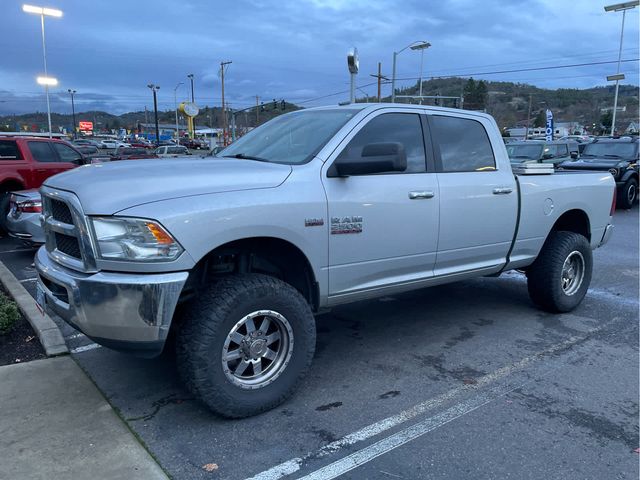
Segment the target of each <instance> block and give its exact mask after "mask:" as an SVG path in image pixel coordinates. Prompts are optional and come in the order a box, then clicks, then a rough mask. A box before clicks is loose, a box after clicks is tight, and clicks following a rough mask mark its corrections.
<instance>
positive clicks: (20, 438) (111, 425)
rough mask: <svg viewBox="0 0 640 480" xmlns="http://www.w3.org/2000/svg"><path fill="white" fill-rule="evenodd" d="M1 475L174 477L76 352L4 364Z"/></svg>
mask: <svg viewBox="0 0 640 480" xmlns="http://www.w3.org/2000/svg"><path fill="white" fill-rule="evenodd" d="M0 412H1V414H0V452H2V454H1V455H0V457H1V458H0V479H11V480H22V479H51V478H55V479H91V478H95V479H109V480H111V479H122V480H125V479H126V480H129V479H132V478H135V479H165V480H166V479H167V476H166V475H165V474H164V472H163V471H162V469H161V468H160V467H159V466H158V464H157V463H156V462H155V460H154V459H153V458H152V457H151V455H149V453H148V452H147V451H146V450H145V449H144V448H143V447H142V445H141V444H140V443H139V442H138V440H137V439H136V438H135V437H134V436H133V434H132V433H131V432H130V431H129V429H128V428H127V427H126V425H125V424H124V423H123V422H122V420H121V419H120V418H119V417H118V416H117V415H116V413H115V412H114V411H113V409H112V408H111V406H110V405H109V404H108V403H107V402H106V400H105V399H104V397H103V396H102V394H101V393H100V392H99V391H98V389H97V388H96V387H95V385H94V384H93V383H92V382H91V381H90V380H89V378H88V377H87V376H86V375H85V373H84V372H83V371H82V370H81V369H80V367H79V366H78V365H77V364H76V362H75V361H74V360H73V359H72V358H71V357H69V356H64V357H56V358H49V359H46V360H36V361H33V362H28V363H24V364H16V365H8V366H5V367H0Z"/></svg>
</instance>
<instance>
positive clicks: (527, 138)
mask: <svg viewBox="0 0 640 480" xmlns="http://www.w3.org/2000/svg"><path fill="white" fill-rule="evenodd" d="M532 96H533V94H532V93H530V94H529V113H527V130H526V131H525V132H524V139H525V140H529V119H530V118H531V97H532Z"/></svg>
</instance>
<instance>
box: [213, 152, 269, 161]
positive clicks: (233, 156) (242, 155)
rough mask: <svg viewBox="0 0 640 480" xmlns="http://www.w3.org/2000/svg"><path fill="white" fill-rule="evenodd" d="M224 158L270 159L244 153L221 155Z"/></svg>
mask: <svg viewBox="0 0 640 480" xmlns="http://www.w3.org/2000/svg"><path fill="white" fill-rule="evenodd" d="M223 157H224V158H239V159H241V160H255V161H257V162H269V161H270V160H268V159H266V158H261V157H254V156H253V155H245V154H244V153H236V154H235V155H223Z"/></svg>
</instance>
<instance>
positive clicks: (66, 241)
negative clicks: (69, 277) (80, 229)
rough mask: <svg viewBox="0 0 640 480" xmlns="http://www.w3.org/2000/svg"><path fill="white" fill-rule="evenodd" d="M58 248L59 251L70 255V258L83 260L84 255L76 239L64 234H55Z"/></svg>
mask: <svg viewBox="0 0 640 480" xmlns="http://www.w3.org/2000/svg"><path fill="white" fill-rule="evenodd" d="M55 239H56V248H57V249H58V251H60V252H62V253H64V254H66V255H69V256H70V257H73V258H77V259H78V260H82V253H81V252H80V243H79V242H78V239H77V238H76V237H71V236H69V235H65V234H63V233H58V232H55Z"/></svg>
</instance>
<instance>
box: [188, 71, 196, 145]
mask: <svg viewBox="0 0 640 480" xmlns="http://www.w3.org/2000/svg"><path fill="white" fill-rule="evenodd" d="M187 78H188V79H189V80H190V81H191V103H193V104H194V105H195V103H196V97H195V94H194V93H193V73H190V74H189V75H187ZM191 128H192V129H193V130H192V131H191V138H196V117H195V116H194V117H193V118H192V119H191Z"/></svg>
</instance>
